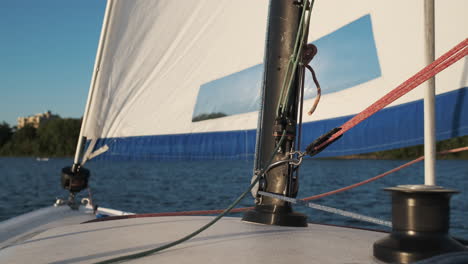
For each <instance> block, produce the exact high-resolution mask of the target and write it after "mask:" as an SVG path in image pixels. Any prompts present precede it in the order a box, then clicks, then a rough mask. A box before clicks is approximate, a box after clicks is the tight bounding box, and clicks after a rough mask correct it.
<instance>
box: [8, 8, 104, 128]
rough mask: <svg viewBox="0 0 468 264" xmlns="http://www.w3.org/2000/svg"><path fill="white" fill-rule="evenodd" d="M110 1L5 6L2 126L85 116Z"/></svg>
mask: <svg viewBox="0 0 468 264" xmlns="http://www.w3.org/2000/svg"><path fill="white" fill-rule="evenodd" d="M105 6H106V1H105V0H80V1H64V0H40V1H39V0H2V1H0V122H2V121H6V122H7V123H9V124H10V125H16V118H17V117H19V116H28V115H32V114H36V113H42V112H44V111H46V110H51V111H52V112H53V113H57V114H59V115H60V116H62V117H81V116H82V115H83V112H84V106H85V103H86V98H87V94H88V88H89V83H90V80H91V74H92V69H93V66H94V58H95V55H96V50H97V45H98V41H99V34H100V30H101V24H102V19H103V16H104V11H105Z"/></svg>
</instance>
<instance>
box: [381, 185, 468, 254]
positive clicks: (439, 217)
mask: <svg viewBox="0 0 468 264" xmlns="http://www.w3.org/2000/svg"><path fill="white" fill-rule="evenodd" d="M385 190H386V191H390V192H391V193H392V232H391V233H390V235H389V236H387V237H385V238H383V239H381V240H379V241H377V242H375V243H374V257H375V258H377V259H378V260H380V261H383V262H385V263H411V262H415V261H419V260H422V259H426V258H430V257H433V256H436V255H440V254H444V253H450V252H457V251H467V249H466V248H465V247H464V246H463V245H462V244H460V243H459V242H457V241H456V240H454V239H453V238H451V237H450V236H449V235H448V230H449V218H450V197H451V196H452V195H453V194H455V193H458V191H456V190H451V189H445V188H443V187H439V186H428V185H400V186H397V187H392V188H386V189H385Z"/></svg>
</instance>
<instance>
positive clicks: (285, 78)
mask: <svg viewBox="0 0 468 264" xmlns="http://www.w3.org/2000/svg"><path fill="white" fill-rule="evenodd" d="M306 9H307V8H306V6H304V8H303V9H302V13H301V20H300V21H299V28H298V30H297V35H296V40H295V41H294V50H293V53H292V54H291V57H290V58H289V62H288V66H287V68H286V74H285V77H284V80H283V86H282V89H281V96H280V100H279V101H278V107H277V109H276V113H277V114H278V115H279V114H280V107H281V106H282V105H283V104H282V103H281V102H283V100H284V96H285V94H284V91H285V88H286V82H287V80H288V76H289V74H290V69H291V62H292V61H293V60H295V57H296V56H297V48H298V45H297V43H298V41H299V37H300V35H301V32H302V25H303V24H304V16H305V11H306Z"/></svg>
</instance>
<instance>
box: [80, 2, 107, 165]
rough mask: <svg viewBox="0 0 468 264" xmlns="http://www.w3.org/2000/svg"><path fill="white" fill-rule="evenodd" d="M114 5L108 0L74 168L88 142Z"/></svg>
mask: <svg viewBox="0 0 468 264" xmlns="http://www.w3.org/2000/svg"><path fill="white" fill-rule="evenodd" d="M112 4H113V0H107V5H106V11H105V13H104V19H103V21H102V28H101V35H100V37H99V44H98V48H97V53H96V59H95V62H94V69H93V75H92V77H91V83H90V87H89V91H88V98H87V100H86V106H85V111H84V114H83V120H82V121H81V129H80V135H79V137H78V143H77V146H76V151H75V158H74V160H73V164H74V166H75V165H77V164H79V163H80V157H81V153H82V151H83V148H84V143H85V141H86V137H85V136H84V131H85V128H86V123H87V120H88V113H89V109H90V105H91V103H92V99H93V94H94V91H95V87H96V80H97V75H98V73H99V65H100V63H101V59H102V55H103V47H104V42H105V40H106V36H107V31H108V27H109V21H110V15H111V12H112Z"/></svg>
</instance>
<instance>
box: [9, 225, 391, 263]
mask: <svg viewBox="0 0 468 264" xmlns="http://www.w3.org/2000/svg"><path fill="white" fill-rule="evenodd" d="M210 219H212V217H208V216H181V217H156V218H136V219H126V220H113V221H105V222H97V223H89V224H77V225H70V226H64V227H57V228H53V229H50V230H47V231H45V232H42V233H40V234H37V235H36V236H34V237H31V238H30V239H28V240H26V241H24V242H21V243H19V244H16V245H14V246H10V247H7V248H4V249H2V250H0V263H94V262H97V261H102V260H106V259H109V258H114V257H117V256H121V255H126V254H131V253H137V252H139V251H144V250H148V249H151V248H155V247H157V246H160V245H163V244H166V243H168V242H172V241H174V240H176V239H178V238H181V237H182V236H184V235H186V234H188V233H190V232H192V231H194V230H195V229H197V228H199V227H200V226H202V225H204V224H206V223H207V222H208V221H209V220H210ZM384 236H385V233H380V232H372V231H365V230H358V229H351V228H341V227H334V226H324V225H315V224H309V227H307V228H294V227H279V226H266V225H258V224H251V223H244V222H241V221H240V219H239V218H232V217H226V218H223V219H222V220H221V221H220V222H218V223H217V224H215V225H214V226H212V227H211V228H209V229H208V230H206V231H205V232H203V233H201V234H199V235H198V236H197V237H195V238H193V239H191V240H189V241H187V242H185V243H182V244H180V245H178V246H176V247H174V248H170V249H167V250H165V251H162V252H160V253H156V254H154V255H151V256H148V257H144V258H140V259H137V260H133V261H130V262H129V263H190V264H194V263H217V264H219V263H226V264H227V263H269V264H272V263H322V264H325V263H376V261H375V260H374V259H373V257H372V245H373V243H374V242H375V241H376V240H378V239H380V238H382V237H384ZM126 263H127V262H126Z"/></svg>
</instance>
